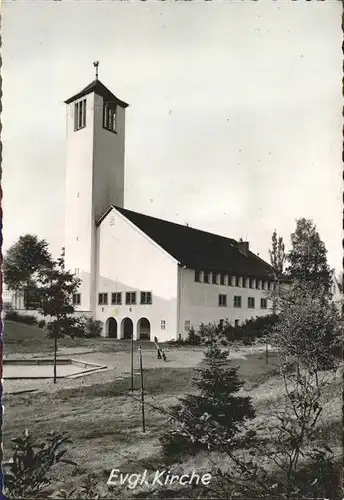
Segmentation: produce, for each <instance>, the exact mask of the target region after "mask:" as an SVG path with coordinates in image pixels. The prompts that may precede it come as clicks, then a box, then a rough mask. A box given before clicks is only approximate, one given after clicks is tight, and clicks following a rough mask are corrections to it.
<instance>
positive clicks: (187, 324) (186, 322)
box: [184, 320, 191, 332]
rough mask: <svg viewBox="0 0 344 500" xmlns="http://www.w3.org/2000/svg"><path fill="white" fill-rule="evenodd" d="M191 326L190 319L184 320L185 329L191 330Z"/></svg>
mask: <svg viewBox="0 0 344 500" xmlns="http://www.w3.org/2000/svg"><path fill="white" fill-rule="evenodd" d="M190 328H191V321H190V320H186V321H185V322H184V330H185V331H186V332H188V331H189V330H190Z"/></svg>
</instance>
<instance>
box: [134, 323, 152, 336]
mask: <svg viewBox="0 0 344 500" xmlns="http://www.w3.org/2000/svg"><path fill="white" fill-rule="evenodd" d="M150 330H151V327H150V322H149V320H148V319H147V318H141V319H139V321H138V323H137V337H138V338H139V339H140V340H150Z"/></svg>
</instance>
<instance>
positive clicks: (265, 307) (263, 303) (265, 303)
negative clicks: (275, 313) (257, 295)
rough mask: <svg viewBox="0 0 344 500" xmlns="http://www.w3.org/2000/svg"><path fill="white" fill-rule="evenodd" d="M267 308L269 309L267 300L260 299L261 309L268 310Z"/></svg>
mask: <svg viewBox="0 0 344 500" xmlns="http://www.w3.org/2000/svg"><path fill="white" fill-rule="evenodd" d="M267 307H268V301H267V300H266V299H260V308H261V309H267Z"/></svg>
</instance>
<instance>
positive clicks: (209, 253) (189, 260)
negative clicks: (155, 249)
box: [98, 207, 276, 279]
mask: <svg viewBox="0 0 344 500" xmlns="http://www.w3.org/2000/svg"><path fill="white" fill-rule="evenodd" d="M111 208H112V207H111ZM111 208H110V209H109V210H108V211H107V212H106V213H105V214H104V215H103V217H101V219H100V220H99V221H98V224H100V223H101V221H102V220H104V218H105V217H106V216H107V214H109V212H110V211H111ZM113 208H115V209H116V210H118V211H119V212H120V213H121V214H122V215H124V216H125V217H126V218H127V219H128V220H129V221H131V222H132V223H133V224H135V226H137V227H138V228H139V229H140V230H141V231H143V232H144V233H145V234H146V235H147V236H148V237H149V238H151V239H152V240H153V241H155V242H156V243H157V244H158V245H159V246H160V247H162V248H163V249H164V250H165V251H166V252H168V253H169V254H170V255H171V256H172V257H174V258H175V259H176V260H177V261H178V262H179V263H180V264H182V265H185V266H187V267H188V268H191V269H195V270H200V271H201V270H202V271H210V272H211V271H216V272H226V273H229V274H231V275H233V276H235V275H238V276H239V275H240V276H246V277H261V278H270V279H274V277H275V275H276V271H275V270H274V269H273V268H272V267H271V266H270V265H269V264H267V263H266V262H265V261H264V260H262V259H261V258H260V257H258V256H257V255H255V254H254V253H252V252H250V251H248V252H247V253H246V255H244V254H243V253H241V251H240V250H239V245H240V242H237V241H236V240H234V239H231V238H225V237H224V236H219V235H217V234H212V233H207V232H205V231H200V230H199V229H194V228H192V227H189V226H182V225H180V224H175V223H174V222H168V221H166V220H162V219H156V218H155V217H150V216H148V215H144V214H140V213H137V212H132V211H131V210H126V209H124V208H119V207H113Z"/></svg>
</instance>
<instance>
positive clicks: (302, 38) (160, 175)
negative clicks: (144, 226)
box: [2, 0, 342, 272]
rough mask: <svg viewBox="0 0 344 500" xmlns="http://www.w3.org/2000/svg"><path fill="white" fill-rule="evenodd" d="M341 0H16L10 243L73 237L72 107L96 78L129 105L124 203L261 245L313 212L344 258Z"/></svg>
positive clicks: (8, 56)
mask: <svg viewBox="0 0 344 500" xmlns="http://www.w3.org/2000/svg"><path fill="white" fill-rule="evenodd" d="M341 9H342V7H341V3H340V2H334V1H326V2H282V1H276V2H273V1H270V0H262V1H260V2H252V1H241V2H235V1H227V0H224V1H220V0H214V1H212V2H205V1H203V0H202V1H198V0H194V1H192V2H182V1H180V2H177V1H172V0H167V1H166V2H159V1H154V2H153V1H148V2H139V1H135V0H132V1H122V2H116V1H114V2H110V1H87V0H85V1H77V0H76V1H73V2H72V1H69V2H67V1H64V0H62V1H61V2H50V1H45V2H40V1H35V0H32V1H16V2H13V1H8V2H4V3H3V6H2V37H3V46H2V59H3V66H2V77H3V87H2V91H3V99H2V104H3V113H2V126H3V130H2V141H3V164H2V168H3V177H2V188H3V193H4V197H3V211H4V230H3V236H4V246H3V252H6V249H7V248H8V247H9V246H10V245H11V244H12V243H13V242H15V241H16V240H17V239H18V238H19V236H20V235H22V234H26V233H35V234H37V235H38V236H39V237H40V238H45V239H46V240H47V241H48V242H49V244H50V245H51V250H52V252H53V254H54V255H57V254H58V253H59V250H60V248H61V247H62V246H63V244H64V181H65V177H64V176H65V113H66V109H65V104H64V101H65V100H66V99H67V98H68V97H71V96H72V95H74V94H75V93H77V92H78V91H79V90H81V89H82V88H83V87H85V86H86V85H87V84H88V83H90V82H91V81H92V80H93V79H94V67H93V64H92V63H93V61H95V60H99V61H100V65H99V78H100V80H101V81H102V82H103V83H104V84H105V85H106V86H107V87H108V88H109V89H110V90H111V91H112V92H113V93H114V94H115V95H117V97H119V98H120V99H122V100H124V101H125V102H127V103H129V104H130V106H129V108H127V110H126V167H125V168H126V180H125V207H126V208H128V209H131V210H135V211H139V212H143V213H146V214H148V215H151V216H155V217H159V218H163V219H167V220H171V221H173V222H177V223H180V224H185V223H188V224H189V225H190V226H192V227H195V228H198V229H203V230H206V231H210V232H214V233H218V234H222V235H225V236H228V237H230V238H235V239H239V238H240V237H241V238H243V239H244V240H248V241H249V242H250V249H251V250H252V251H254V252H256V253H259V255H260V256H261V257H262V258H264V259H266V260H268V259H269V254H268V250H269V248H270V247H271V235H272V232H273V231H274V229H276V230H277V232H278V234H279V235H281V236H283V238H284V241H285V243H286V247H287V249H288V248H289V247H290V234H291V233H292V232H293V231H294V229H295V221H296V219H298V218H300V217H306V218H311V219H313V221H314V222H315V224H316V225H317V228H318V231H319V233H320V237H321V238H322V240H323V241H324V242H325V245H326V247H327V249H328V261H329V263H330V265H331V267H335V268H336V270H337V271H338V272H339V271H340V270H341V268H342V265H341V261H342V245H341V239H342V201H341V196H342V181H341V176H342V160H341V151H342V117H341V113H342V95H341V74H342V69H341V65H342V53H341V42H342V32H341Z"/></svg>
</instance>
